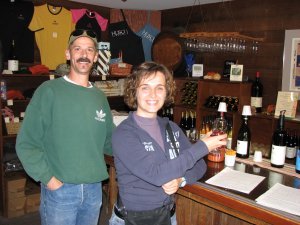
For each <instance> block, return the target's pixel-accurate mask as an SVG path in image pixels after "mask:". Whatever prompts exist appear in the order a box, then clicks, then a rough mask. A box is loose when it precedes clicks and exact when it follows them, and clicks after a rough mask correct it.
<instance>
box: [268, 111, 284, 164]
mask: <svg viewBox="0 0 300 225" xmlns="http://www.w3.org/2000/svg"><path fill="white" fill-rule="evenodd" d="M285 111H286V110H281V111H280V115H279V120H278V126H277V129H276V130H275V132H274V133H273V137H272V149H271V166H273V167H277V168H282V167H283V166H284V163H285V153H286V135H287V134H286V131H285V130H284V118H285V116H284V114H285Z"/></svg>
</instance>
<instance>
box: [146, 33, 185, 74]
mask: <svg viewBox="0 0 300 225" xmlns="http://www.w3.org/2000/svg"><path fill="white" fill-rule="evenodd" d="M182 56H183V48H182V44H181V41H180V38H179V36H178V35H177V34H175V33H172V32H169V31H162V32H160V33H159V34H158V35H157V36H156V38H155V39H154V42H153V44H152V59H153V61H155V62H157V63H161V64H163V65H165V66H166V67H167V68H168V69H169V70H171V71H175V70H176V69H177V67H178V66H179V65H180V64H181V61H182Z"/></svg>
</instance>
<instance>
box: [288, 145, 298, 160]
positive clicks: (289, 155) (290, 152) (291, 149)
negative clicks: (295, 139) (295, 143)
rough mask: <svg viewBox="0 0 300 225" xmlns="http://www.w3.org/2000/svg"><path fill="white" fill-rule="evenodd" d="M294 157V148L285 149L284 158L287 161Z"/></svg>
mask: <svg viewBox="0 0 300 225" xmlns="http://www.w3.org/2000/svg"><path fill="white" fill-rule="evenodd" d="M295 156H296V148H295V147H286V154H285V157H287V158H288V159H293V158H295Z"/></svg>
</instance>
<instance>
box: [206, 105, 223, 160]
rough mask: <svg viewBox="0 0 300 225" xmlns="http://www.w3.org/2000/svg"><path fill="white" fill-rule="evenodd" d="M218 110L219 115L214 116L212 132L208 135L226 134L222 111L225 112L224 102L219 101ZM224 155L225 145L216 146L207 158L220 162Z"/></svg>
mask: <svg viewBox="0 0 300 225" xmlns="http://www.w3.org/2000/svg"><path fill="white" fill-rule="evenodd" d="M218 111H219V112H220V117H218V118H216V119H215V120H214V123H213V127H212V133H211V135H210V136H217V135H222V134H226V131H227V121H226V119H225V118H224V113H225V112H227V109H226V103H225V102H220V103H219V108H218ZM224 157H225V146H221V147H218V148H216V149H214V150H212V151H210V152H209V154H208V159H209V160H210V161H213V162H222V161H224Z"/></svg>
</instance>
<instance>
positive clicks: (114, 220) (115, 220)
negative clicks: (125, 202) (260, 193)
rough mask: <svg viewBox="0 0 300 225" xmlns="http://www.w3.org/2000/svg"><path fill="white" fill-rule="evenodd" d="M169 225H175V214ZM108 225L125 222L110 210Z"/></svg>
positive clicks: (122, 224)
mask: <svg viewBox="0 0 300 225" xmlns="http://www.w3.org/2000/svg"><path fill="white" fill-rule="evenodd" d="M171 224H172V225H177V220H176V213H175V214H174V215H173V216H172V217H171ZM109 225H125V221H124V220H122V219H121V218H119V217H118V216H117V215H116V214H115V212H114V210H112V215H111V217H110V219H109Z"/></svg>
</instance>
